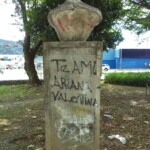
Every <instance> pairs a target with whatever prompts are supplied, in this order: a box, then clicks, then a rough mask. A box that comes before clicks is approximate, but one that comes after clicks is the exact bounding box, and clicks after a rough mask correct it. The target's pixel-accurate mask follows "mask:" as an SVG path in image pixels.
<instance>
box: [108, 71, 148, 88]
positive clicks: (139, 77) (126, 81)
mask: <svg viewBox="0 0 150 150" xmlns="http://www.w3.org/2000/svg"><path fill="white" fill-rule="evenodd" d="M105 81H106V83H110V84H118V85H130V86H146V84H148V85H150V73H149V72H141V73H139V72H138V73H133V72H128V73H123V72H122V73H108V74H107V75H106V79H105Z"/></svg>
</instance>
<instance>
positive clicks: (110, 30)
mask: <svg viewBox="0 0 150 150" xmlns="http://www.w3.org/2000/svg"><path fill="white" fill-rule="evenodd" d="M64 1H65V0H59V1H58V0H51V1H50V0H43V1H42V3H41V4H40V5H38V6H37V7H36V8H33V9H32V10H31V12H30V13H29V16H30V18H32V21H31V22H30V23H31V24H30V27H31V26H32V28H30V29H31V30H30V33H32V36H34V37H35V38H34V40H35V39H36V38H42V39H43V40H48V41H56V40H58V38H57V36H56V33H55V31H54V29H53V28H51V27H50V25H49V24H48V22H47V15H48V13H49V11H50V10H51V9H53V8H56V7H57V6H58V5H59V4H62V3H63V2H64ZM82 1H83V2H85V3H87V4H89V5H92V6H94V7H98V8H99V9H100V10H101V12H102V15H103V21H102V23H101V24H100V25H98V26H97V27H95V29H94V31H93V32H92V34H91V36H90V37H89V39H88V40H90V41H91V40H98V41H103V42H104V49H106V48H115V47H116V45H118V43H119V42H120V41H122V40H123V38H122V35H121V31H120V29H119V28H118V26H117V24H118V20H119V19H120V18H121V17H122V16H123V15H124V13H123V11H122V9H123V2H122V1H120V0H107V1H106V0H101V1H97V0H82ZM37 14H38V15H37Z"/></svg>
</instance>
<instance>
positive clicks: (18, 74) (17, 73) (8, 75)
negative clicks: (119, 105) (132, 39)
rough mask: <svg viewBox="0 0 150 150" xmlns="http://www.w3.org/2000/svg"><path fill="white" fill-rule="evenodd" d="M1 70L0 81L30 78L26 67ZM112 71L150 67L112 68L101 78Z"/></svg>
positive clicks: (146, 70)
mask: <svg viewBox="0 0 150 150" xmlns="http://www.w3.org/2000/svg"><path fill="white" fill-rule="evenodd" d="M2 71H3V73H2V72H0V81H9V80H28V76H27V74H26V72H25V70H24V69H5V70H2ZM37 72H38V76H39V78H40V79H43V70H42V69H41V70H38V71H37ZM111 72H150V69H110V70H109V71H102V77H101V79H104V78H105V74H107V73H111Z"/></svg>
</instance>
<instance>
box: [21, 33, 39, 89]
mask: <svg viewBox="0 0 150 150" xmlns="http://www.w3.org/2000/svg"><path fill="white" fill-rule="evenodd" d="M41 44H42V42H41V41H40V42H39V43H38V44H37V45H36V46H35V47H34V48H31V47H30V35H29V34H28V33H26V34H25V39H24V45H23V52H24V59H25V67H24V68H25V71H26V73H27V75H28V77H29V84H30V85H32V86H38V85H41V81H40V79H39V78H38V75H37V71H36V69H35V65H34V59H35V55H36V52H37V50H38V48H39V47H40V45H41Z"/></svg>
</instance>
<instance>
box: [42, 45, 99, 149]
mask: <svg viewBox="0 0 150 150" xmlns="http://www.w3.org/2000/svg"><path fill="white" fill-rule="evenodd" d="M101 51H102V43H101V42H52V43H50V42H48V43H44V75H45V76H44V78H45V117H46V118H45V121H46V150H99V149H100V148H99V143H100V141H99V137H100V79H99V77H100V74H101V72H100V66H101Z"/></svg>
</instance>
